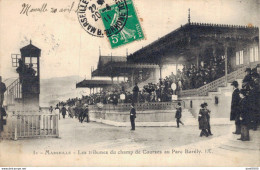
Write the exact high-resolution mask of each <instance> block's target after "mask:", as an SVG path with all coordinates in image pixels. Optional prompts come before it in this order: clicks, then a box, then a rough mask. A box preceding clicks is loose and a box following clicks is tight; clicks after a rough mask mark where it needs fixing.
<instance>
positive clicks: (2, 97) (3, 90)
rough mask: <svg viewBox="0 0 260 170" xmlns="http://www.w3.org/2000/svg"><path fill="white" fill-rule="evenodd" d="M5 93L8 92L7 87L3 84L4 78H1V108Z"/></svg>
mask: <svg viewBox="0 0 260 170" xmlns="http://www.w3.org/2000/svg"><path fill="white" fill-rule="evenodd" d="M5 91H6V86H5V83H4V82H2V76H0V107H2V106H3V102H4V93H5Z"/></svg>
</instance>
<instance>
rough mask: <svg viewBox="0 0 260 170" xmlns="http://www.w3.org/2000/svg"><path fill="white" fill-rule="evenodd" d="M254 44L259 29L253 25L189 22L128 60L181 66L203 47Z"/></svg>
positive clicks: (140, 50)
mask: <svg viewBox="0 0 260 170" xmlns="http://www.w3.org/2000/svg"><path fill="white" fill-rule="evenodd" d="M254 41H259V29H258V27H253V26H251V25H250V26H236V25H222V24H206V23H187V24H185V25H183V26H181V27H179V28H178V29H176V30H174V31H172V32H170V33H169V34H167V35H165V36H163V37H162V38H160V39H158V40H156V41H154V42H153V43H151V44H149V45H147V46H145V47H143V48H141V49H139V50H137V51H136V52H134V53H133V54H131V55H129V56H128V57H127V61H128V62H133V63H155V64H160V63H163V64H165V63H168V64H169V63H176V62H178V63H181V62H185V61H187V60H191V59H192V57H194V51H196V50H200V49H201V47H203V46H204V47H205V46H218V45H223V44H224V43H230V44H232V45H233V46H236V45H241V46H243V45H246V44H247V43H248V42H254ZM180 57H182V59H181V60H182V61H180ZM183 58H185V60H183Z"/></svg>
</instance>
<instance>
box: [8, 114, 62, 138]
mask: <svg viewBox="0 0 260 170" xmlns="http://www.w3.org/2000/svg"><path fill="white" fill-rule="evenodd" d="M35 112H36V111H35ZM58 121H59V115H56V114H32V113H31V114H28V113H27V114H24V113H22V112H17V114H14V115H12V116H10V118H8V121H7V125H6V126H5V127H4V128H6V129H5V130H4V131H5V134H4V135H5V138H8V139H14V140H17V139H21V138H37V137H59V129H58V127H59V126H58Z"/></svg>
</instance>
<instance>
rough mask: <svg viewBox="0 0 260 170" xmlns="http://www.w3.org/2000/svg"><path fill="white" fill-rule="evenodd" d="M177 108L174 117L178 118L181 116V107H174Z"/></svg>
mask: <svg viewBox="0 0 260 170" xmlns="http://www.w3.org/2000/svg"><path fill="white" fill-rule="evenodd" d="M176 109H177V110H176V114H175V118H176V119H180V118H181V116H182V115H181V112H182V108H181V107H178V108H176Z"/></svg>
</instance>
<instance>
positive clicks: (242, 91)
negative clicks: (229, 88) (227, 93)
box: [239, 89, 247, 96]
mask: <svg viewBox="0 0 260 170" xmlns="http://www.w3.org/2000/svg"><path fill="white" fill-rule="evenodd" d="M239 92H240V93H241V94H243V95H244V96H246V95H247V90H246V89H241V90H240V91H239Z"/></svg>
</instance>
